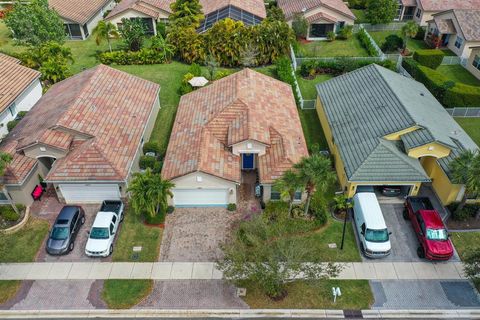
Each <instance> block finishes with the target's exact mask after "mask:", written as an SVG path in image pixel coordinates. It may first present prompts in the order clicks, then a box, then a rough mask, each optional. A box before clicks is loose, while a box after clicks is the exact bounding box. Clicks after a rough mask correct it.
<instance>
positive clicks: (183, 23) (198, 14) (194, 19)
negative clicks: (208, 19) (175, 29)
mask: <svg viewBox="0 0 480 320" xmlns="http://www.w3.org/2000/svg"><path fill="white" fill-rule="evenodd" d="M170 8H171V9H172V14H171V15H170V17H169V19H170V22H171V23H172V25H173V26H179V27H192V28H194V29H196V28H198V27H199V26H200V22H201V21H202V20H203V19H204V18H205V16H204V15H203V12H202V5H201V4H200V2H199V1H198V0H176V1H175V2H173V3H172V4H170Z"/></svg>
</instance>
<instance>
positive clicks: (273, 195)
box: [270, 188, 280, 200]
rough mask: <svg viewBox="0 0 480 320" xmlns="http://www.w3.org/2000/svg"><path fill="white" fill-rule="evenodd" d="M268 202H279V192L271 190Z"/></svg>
mask: <svg viewBox="0 0 480 320" xmlns="http://www.w3.org/2000/svg"><path fill="white" fill-rule="evenodd" d="M270 200H280V192H278V191H277V190H275V189H274V188H272V191H271V193H270Z"/></svg>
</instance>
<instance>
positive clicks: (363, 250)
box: [360, 242, 365, 254]
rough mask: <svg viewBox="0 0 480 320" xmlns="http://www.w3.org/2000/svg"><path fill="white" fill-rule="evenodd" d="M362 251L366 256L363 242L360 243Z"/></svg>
mask: <svg viewBox="0 0 480 320" xmlns="http://www.w3.org/2000/svg"><path fill="white" fill-rule="evenodd" d="M360 251H361V252H362V254H365V248H364V246H363V242H360Z"/></svg>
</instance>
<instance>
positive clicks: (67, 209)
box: [55, 206, 79, 224]
mask: <svg viewBox="0 0 480 320" xmlns="http://www.w3.org/2000/svg"><path fill="white" fill-rule="evenodd" d="M78 208H79V207H78V206H64V207H63V208H62V210H60V213H59V214H58V216H57V220H55V224H63V223H58V222H59V221H60V220H67V223H68V222H70V221H71V220H72V219H73V215H74V214H75V212H77V210H78ZM65 224H66V223H65Z"/></svg>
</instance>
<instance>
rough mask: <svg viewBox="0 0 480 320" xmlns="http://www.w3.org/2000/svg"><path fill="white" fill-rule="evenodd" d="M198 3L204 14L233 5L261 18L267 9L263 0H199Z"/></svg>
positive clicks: (264, 16)
mask: <svg viewBox="0 0 480 320" xmlns="http://www.w3.org/2000/svg"><path fill="white" fill-rule="evenodd" d="M200 4H201V5H202V7H203V13H204V14H205V15H208V14H210V13H212V12H214V11H217V10H220V9H222V8H225V7H228V6H234V7H237V8H238V9H241V10H244V11H247V12H249V13H251V14H254V15H256V16H258V17H260V18H262V19H265V18H266V17H267V10H266V8H265V3H264V1H263V0H200ZM238 20H240V19H238Z"/></svg>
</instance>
